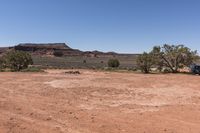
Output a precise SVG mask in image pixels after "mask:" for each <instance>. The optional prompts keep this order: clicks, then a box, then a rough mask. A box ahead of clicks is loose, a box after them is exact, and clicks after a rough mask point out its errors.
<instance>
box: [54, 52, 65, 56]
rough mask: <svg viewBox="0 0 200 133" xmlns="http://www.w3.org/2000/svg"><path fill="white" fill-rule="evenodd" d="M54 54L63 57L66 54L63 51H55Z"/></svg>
mask: <svg viewBox="0 0 200 133" xmlns="http://www.w3.org/2000/svg"><path fill="white" fill-rule="evenodd" d="M53 55H54V56H56V57H62V56H63V55H64V54H63V52H62V51H54V52H53Z"/></svg>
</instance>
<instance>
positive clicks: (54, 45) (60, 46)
mask: <svg viewBox="0 0 200 133" xmlns="http://www.w3.org/2000/svg"><path fill="white" fill-rule="evenodd" d="M15 47H27V48H47V49H72V48H70V47H69V46H68V45H67V44H65V43H20V44H19V45H17V46H15Z"/></svg>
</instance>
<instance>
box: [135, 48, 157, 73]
mask: <svg viewBox="0 0 200 133" xmlns="http://www.w3.org/2000/svg"><path fill="white" fill-rule="evenodd" d="M153 64H154V60H153V57H152V54H151V53H146V52H144V53H143V54H141V55H139V56H138V58H137V66H138V69H140V70H141V71H142V72H144V73H149V72H150V71H151V67H152V66H153Z"/></svg>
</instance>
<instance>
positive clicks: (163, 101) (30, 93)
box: [0, 70, 200, 133]
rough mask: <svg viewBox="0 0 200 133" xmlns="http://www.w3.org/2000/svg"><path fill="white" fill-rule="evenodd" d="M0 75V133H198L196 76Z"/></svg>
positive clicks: (51, 72) (199, 114)
mask: <svg viewBox="0 0 200 133" xmlns="http://www.w3.org/2000/svg"><path fill="white" fill-rule="evenodd" d="M80 72H81V74H79V75H76V74H74V75H73V74H66V73H65V70H48V71H47V72H46V73H0V133H199V132H200V77H199V76H195V75H182V74H165V75H162V74H148V75H144V74H134V73H125V72H124V73H119V72H100V71H92V70H80Z"/></svg>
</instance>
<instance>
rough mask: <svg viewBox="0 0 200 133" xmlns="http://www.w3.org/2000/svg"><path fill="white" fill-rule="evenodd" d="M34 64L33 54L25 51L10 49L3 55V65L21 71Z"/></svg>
mask: <svg viewBox="0 0 200 133" xmlns="http://www.w3.org/2000/svg"><path fill="white" fill-rule="evenodd" d="M31 64H33V61H32V58H31V55H30V54H29V53H26V52H23V51H10V52H8V53H6V54H5V55H4V56H2V57H1V67H2V68H9V69H10V70H11V71H20V70H22V69H26V68H28V66H29V65H31Z"/></svg>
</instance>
